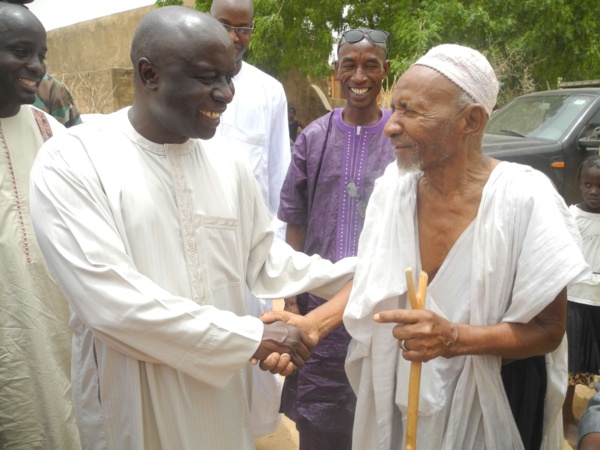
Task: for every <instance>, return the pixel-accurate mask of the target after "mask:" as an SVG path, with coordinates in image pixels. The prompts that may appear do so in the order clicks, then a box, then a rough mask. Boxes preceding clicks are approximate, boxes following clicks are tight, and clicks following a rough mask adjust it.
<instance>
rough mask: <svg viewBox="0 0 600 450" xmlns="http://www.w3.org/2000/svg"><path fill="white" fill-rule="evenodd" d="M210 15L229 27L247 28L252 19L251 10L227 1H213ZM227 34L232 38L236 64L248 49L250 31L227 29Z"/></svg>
mask: <svg viewBox="0 0 600 450" xmlns="http://www.w3.org/2000/svg"><path fill="white" fill-rule="evenodd" d="M211 15H212V16H213V17H214V18H215V19H217V20H218V21H219V22H221V23H222V24H225V25H229V26H231V27H243V28H249V27H251V26H252V21H253V20H254V17H253V13H252V10H251V9H250V8H248V7H245V6H240V5H234V4H232V3H228V2H215V3H214V4H213V7H212V8H211ZM229 36H230V37H231V39H232V40H233V45H234V47H235V62H236V64H238V66H239V65H240V64H241V63H242V56H244V53H246V50H248V45H250V39H251V38H252V32H249V33H237V32H236V31H234V30H231V31H229Z"/></svg>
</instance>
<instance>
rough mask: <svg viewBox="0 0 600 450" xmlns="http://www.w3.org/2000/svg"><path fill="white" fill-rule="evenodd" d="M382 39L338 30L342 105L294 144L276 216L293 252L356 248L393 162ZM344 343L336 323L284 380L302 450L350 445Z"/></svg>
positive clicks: (294, 307)
mask: <svg viewBox="0 0 600 450" xmlns="http://www.w3.org/2000/svg"><path fill="white" fill-rule="evenodd" d="M387 37H388V33H387V32H385V31H380V30H368V29H357V30H350V31H346V32H344V34H343V35H342V38H341V40H340V44H339V46H338V61H337V62H336V63H335V71H336V75H337V77H338V78H339V80H340V86H341V90H342V92H343V93H344V95H345V97H346V99H347V103H346V106H345V107H344V108H339V109H335V110H334V111H332V112H330V113H328V114H326V115H324V116H323V117H320V118H319V119H317V120H315V121H314V122H312V123H311V124H310V125H308V126H307V127H306V128H305V129H304V130H303V131H302V133H301V134H300V135H299V136H298V138H297V140H296V142H295V145H294V149H293V153H292V162H291V164H290V167H289V170H288V173H287V176H286V179H285V181H284V184H283V188H282V191H281V204H280V207H279V213H278V217H279V219H281V220H282V221H284V222H287V232H286V240H287V242H288V244H290V245H291V246H292V247H293V248H294V249H296V250H300V251H303V252H305V253H307V254H309V255H313V254H318V255H320V256H322V257H323V258H326V259H329V260H331V261H338V260H340V259H342V258H345V257H348V256H355V255H356V253H357V247H358V238H359V236H360V232H361V230H362V227H363V221H364V217H365V210H366V206H367V202H368V200H369V196H370V195H371V192H372V191H373V187H374V184H375V180H376V179H377V178H378V177H379V176H380V175H382V174H383V171H384V169H385V167H386V166H387V165H388V164H389V163H391V162H392V161H394V151H393V147H392V145H391V142H390V140H389V138H387V137H385V136H384V135H383V128H384V125H385V124H386V122H387V120H388V119H389V117H390V114H391V113H390V111H389V110H382V109H381V108H380V107H379V106H378V104H377V97H378V95H379V92H380V91H381V85H382V82H383V80H384V79H385V78H386V77H387V75H388V72H389V68H390V63H389V61H388V60H387V59H386V58H387V45H386V42H387ZM323 302H324V300H323V299H321V298H319V297H316V296H314V295H311V294H303V295H301V296H298V297H297V298H290V299H286V301H285V303H286V306H285V309H286V310H287V311H291V312H295V313H300V314H306V313H307V312H309V311H311V310H313V309H315V308H316V307H317V306H319V305H321V304H322V303H323ZM349 342H350V336H349V335H348V333H347V332H346V330H345V329H344V327H343V326H341V327H339V328H338V329H336V330H335V331H333V332H332V333H331V334H329V335H328V336H327V337H326V338H324V339H323V340H321V341H320V342H319V343H318V345H317V347H316V349H315V352H314V354H313V356H312V357H311V358H309V359H308V360H307V361H306V364H305V366H304V367H303V368H302V369H301V370H300V371H299V373H298V374H297V375H295V376H291V377H287V379H286V381H285V385H284V389H283V396H282V402H281V412H283V413H285V414H286V415H287V416H288V417H289V418H290V419H292V420H294V421H295V422H296V428H297V429H298V431H299V435H300V450H309V449H320V450H328V449H330V450H333V449H340V450H341V449H344V450H345V449H350V448H351V442H352V423H353V420H354V409H355V404H356V397H355V395H354V393H353V392H352V389H351V388H350V385H349V383H348V379H347V378H346V374H345V372H344V361H345V358H346V353H347V350H348V344H349Z"/></svg>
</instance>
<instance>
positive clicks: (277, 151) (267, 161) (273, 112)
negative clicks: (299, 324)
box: [205, 0, 291, 437]
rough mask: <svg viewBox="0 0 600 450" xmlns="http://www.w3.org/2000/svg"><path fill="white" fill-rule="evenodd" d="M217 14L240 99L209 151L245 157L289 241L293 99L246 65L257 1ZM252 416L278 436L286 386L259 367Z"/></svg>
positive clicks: (237, 0)
mask: <svg viewBox="0 0 600 450" xmlns="http://www.w3.org/2000/svg"><path fill="white" fill-rule="evenodd" d="M210 13H211V15H212V16H213V17H214V18H216V19H217V20H218V21H219V22H221V23H222V24H224V26H225V29H226V30H227V31H228V32H229V35H230V36H231V38H232V40H233V43H234V49H235V65H236V73H235V76H234V77H233V85H234V87H235V95H234V97H233V100H232V101H231V103H230V104H229V105H228V106H227V111H225V113H223V116H222V117H221V123H220V124H219V126H218V128H217V133H216V135H215V137H214V138H213V139H210V140H208V141H206V144H205V146H206V147H207V148H208V149H214V150H215V151H223V149H224V148H226V149H229V150H230V151H233V152H237V153H240V154H241V155H243V156H245V158H246V160H247V161H248V164H249V165H250V168H251V169H252V172H253V173H254V177H255V178H256V181H257V182H258V186H259V189H260V192H261V194H262V197H263V199H264V201H265V204H266V205H267V208H268V209H269V212H270V213H271V215H272V216H273V226H274V228H275V236H276V237H277V238H279V239H285V224H284V223H283V222H282V221H280V220H279V219H277V211H278V210H279V194H280V193H281V186H282V185H283V180H284V179H285V175H286V173H287V169H288V166H289V164H290V158H291V156H290V144H289V141H290V137H289V127H288V119H287V117H288V116H287V99H286V96H285V91H284V90H283V86H282V84H281V83H280V82H279V81H277V80H276V79H275V78H273V77H272V76H270V75H268V74H266V73H265V72H263V71H262V70H260V69H258V68H256V67H254V66H253V65H252V64H248V63H247V62H245V61H243V60H242V57H243V55H244V54H245V53H246V50H247V49H248V45H249V44H250V41H251V40H252V31H253V24H254V4H253V1H252V0H214V1H213V2H212V4H211V9H210ZM245 296H246V307H247V312H248V314H252V315H253V316H255V317H260V315H261V314H262V313H264V312H266V311H270V310H271V307H272V303H271V301H270V300H263V299H260V298H257V297H255V296H254V295H252V294H251V293H250V292H249V291H248V290H246V292H245ZM252 370H253V372H254V373H253V390H252V391H253V392H252V412H251V414H250V418H251V420H252V427H253V429H254V435H255V436H256V437H259V436H263V435H266V434H268V433H271V432H273V431H275V430H276V429H277V428H278V427H279V425H280V423H281V418H280V414H279V403H280V398H281V389H282V385H283V383H282V382H281V378H280V377H279V375H277V374H272V373H270V372H267V371H263V370H261V369H260V368H259V367H258V366H254V367H253V368H252Z"/></svg>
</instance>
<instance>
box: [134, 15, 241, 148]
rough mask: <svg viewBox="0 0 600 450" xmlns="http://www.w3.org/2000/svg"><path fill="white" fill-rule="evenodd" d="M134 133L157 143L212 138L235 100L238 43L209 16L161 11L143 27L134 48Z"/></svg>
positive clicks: (148, 16) (139, 28)
mask: <svg viewBox="0 0 600 450" xmlns="http://www.w3.org/2000/svg"><path fill="white" fill-rule="evenodd" d="M131 61H132V63H133V67H134V85H135V97H134V101H133V106H132V107H131V109H130V111H129V119H130V120H131V123H132V125H133V126H134V128H135V129H136V130H137V131H138V132H139V133H140V134H141V135H142V136H144V137H146V138H147V139H150V140H151V141H153V142H157V143H181V142H185V140H187V139H189V138H202V139H209V138H211V137H212V136H213V135H214V133H215V131H216V127H217V126H218V124H219V118H220V116H221V114H222V113H223V112H224V111H225V109H226V107H227V104H228V103H229V102H231V100H232V99H233V92H234V87H233V83H232V81H231V79H232V78H233V76H234V74H235V70H236V66H235V59H234V50H233V42H232V40H231V38H230V37H229V35H228V34H227V31H226V30H225V28H223V26H222V25H221V24H220V23H219V22H218V21H217V20H215V19H214V18H213V17H211V16H210V15H209V14H206V13H202V12H200V11H196V10H194V9H191V8H185V7H182V6H167V7H164V8H158V9H156V10H154V11H152V12H151V13H149V14H147V15H146V16H145V17H144V18H143V19H142V21H141V22H140V24H139V25H138V27H137V29H136V31H135V33H134V36H133V42H132V44H131Z"/></svg>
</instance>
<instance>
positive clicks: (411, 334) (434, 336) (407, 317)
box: [373, 309, 458, 362]
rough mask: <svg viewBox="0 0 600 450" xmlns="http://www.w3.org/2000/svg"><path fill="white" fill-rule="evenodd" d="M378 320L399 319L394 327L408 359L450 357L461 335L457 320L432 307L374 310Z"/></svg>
mask: <svg viewBox="0 0 600 450" xmlns="http://www.w3.org/2000/svg"><path fill="white" fill-rule="evenodd" d="M373 319H374V320H375V321H376V322H379V323H397V324H398V325H396V326H395V327H394V329H393V331H392V334H393V336H394V337H395V338H396V339H398V346H399V347H400V348H401V349H402V356H403V357H404V358H405V359H407V360H409V361H421V362H425V361H429V360H430V359H433V358H437V357H438V356H443V357H445V358H450V357H452V356H455V355H454V354H453V351H452V350H453V349H452V347H453V345H454V343H455V342H456V341H457V339H458V328H457V327H456V324H455V323H453V322H450V321H449V320H447V319H444V318H443V317H440V316H438V315H437V314H435V313H433V312H432V311H429V310H423V309H421V310H408V309H396V310H393V311H383V312H380V313H379V314H375V316H374V317H373Z"/></svg>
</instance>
